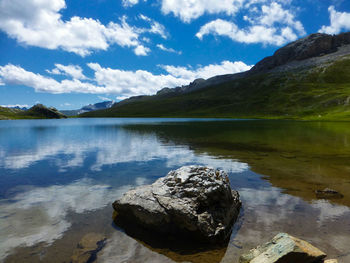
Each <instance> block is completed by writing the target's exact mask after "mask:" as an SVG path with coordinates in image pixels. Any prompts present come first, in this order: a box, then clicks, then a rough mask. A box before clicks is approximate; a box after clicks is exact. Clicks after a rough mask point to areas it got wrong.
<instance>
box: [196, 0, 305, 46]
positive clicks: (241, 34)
mask: <svg viewBox="0 0 350 263" xmlns="http://www.w3.org/2000/svg"><path fill="white" fill-rule="evenodd" d="M244 19H245V20H246V21H247V22H249V23H250V24H251V25H250V26H248V27H246V28H243V29H242V28H239V27H238V26H237V25H236V24H235V23H233V22H231V21H227V20H223V19H216V20H214V21H211V22H209V23H207V24H205V25H203V26H202V27H201V28H200V30H199V32H198V33H197V34H196V36H197V37H198V38H199V39H203V37H204V36H205V35H209V34H213V35H218V36H226V37H229V38H231V39H232V40H233V41H236V42H241V43H249V44H251V43H263V44H272V45H277V46H280V45H283V44H285V43H287V42H290V41H293V40H296V39H297V38H298V36H302V35H304V34H305V30H304V27H303V25H302V24H301V22H300V21H297V20H296V19H295V17H294V15H293V14H292V13H291V12H290V11H288V10H284V9H283V7H282V6H281V5H280V4H279V3H275V2H273V3H271V4H270V5H263V6H262V7H261V14H260V15H259V16H254V17H253V18H252V17H248V16H245V17H244Z"/></svg>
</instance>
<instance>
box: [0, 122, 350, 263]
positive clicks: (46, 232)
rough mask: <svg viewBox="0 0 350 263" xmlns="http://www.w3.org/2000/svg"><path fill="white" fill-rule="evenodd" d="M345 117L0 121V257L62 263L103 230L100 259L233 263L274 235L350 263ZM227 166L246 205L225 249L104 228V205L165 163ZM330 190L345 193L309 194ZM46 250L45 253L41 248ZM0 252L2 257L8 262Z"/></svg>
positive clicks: (107, 217) (107, 213) (349, 155)
mask: <svg viewBox="0 0 350 263" xmlns="http://www.w3.org/2000/svg"><path fill="white" fill-rule="evenodd" d="M348 126H349V125H348V124H347V123H333V124H330V123H302V122H263V121H256V122H249V121H244V122H241V121H238V122H226V121H220V122H206V121H198V122H190V121H188V120H181V121H179V120H176V122H171V121H170V120H159V119H158V120H152V119H150V120H129V119H122V120H115V119H107V120H103V119H98V120H78V119H73V120H72V119H71V120H59V121H55V120H47V121H32V122H28V121H13V122H0V198H1V199H0V261H2V260H5V262H19V261H22V262H39V261H40V262H50V263H53V262H68V261H69V259H70V256H71V253H72V248H74V246H76V244H77V242H79V240H80V238H81V237H82V236H83V235H84V234H86V233H87V232H92V231H95V232H96V231H99V230H100V231H104V232H105V234H106V235H107V237H108V241H107V246H106V248H105V249H104V250H102V251H101V252H100V253H99V254H98V261H99V262H141V261H142V262H148V261H152V262H174V261H175V262H195V263H197V262H236V261H237V260H238V257H239V255H240V254H241V253H242V252H243V251H246V250H248V249H250V248H252V247H255V246H257V245H258V244H261V243H263V242H265V241H267V240H268V239H270V238H271V237H273V236H274V235H275V234H277V233H278V232H289V233H290V234H293V235H296V236H298V237H300V238H303V239H306V240H308V241H310V242H312V243H313V244H314V245H316V246H318V247H320V248H321V249H323V250H325V251H327V253H328V254H329V255H331V256H332V257H339V259H340V260H342V261H343V262H347V261H349V262H350V249H349V248H348V244H350V224H349V222H350V211H349V207H350V193H349V192H348V188H349V186H350V177H349V174H350V165H349V160H350V146H349V144H348V142H349V139H350V129H349V127H348ZM185 164H204V165H210V166H214V167H219V168H223V169H225V170H226V171H228V172H230V181H231V184H232V187H233V188H235V189H237V190H239V192H240V194H241V197H242V200H243V210H242V214H241V217H240V219H239V222H238V224H236V226H235V229H234V233H233V235H232V237H231V241H230V243H229V244H228V246H227V247H225V248H223V249H217V250H209V251H195V252H192V253H181V251H174V250H170V249H169V248H164V247H163V248H162V247H157V248H155V247H151V246H149V245H146V244H145V243H143V242H141V241H138V239H134V238H131V237H130V236H128V235H126V234H125V233H123V232H121V231H119V230H116V229H114V228H113V227H112V219H111V214H112V208H111V206H110V204H111V202H113V201H114V200H115V199H116V198H117V197H118V196H119V195H121V194H122V193H123V192H125V191H126V190H127V189H129V188H130V187H133V186H136V185H142V184H148V183H152V182H153V181H154V180H156V179H157V178H158V177H159V176H163V175H165V174H166V173H167V172H168V171H169V170H170V169H175V168H178V167H179V166H182V165H185ZM325 187H331V188H334V189H336V190H338V191H340V192H341V193H342V194H343V195H344V198H343V199H337V200H328V201H327V200H317V199H316V196H315V194H314V190H315V189H323V188H325ZM43 251H44V252H45V253H44V252H43ZM5 258H6V259H5Z"/></svg>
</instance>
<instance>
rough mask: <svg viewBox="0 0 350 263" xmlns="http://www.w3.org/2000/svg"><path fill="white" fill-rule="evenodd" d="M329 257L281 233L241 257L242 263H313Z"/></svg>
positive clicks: (304, 242) (309, 245) (308, 244)
mask: <svg viewBox="0 0 350 263" xmlns="http://www.w3.org/2000/svg"><path fill="white" fill-rule="evenodd" d="M326 256H327V255H326V254H325V253H324V252H322V251H321V250H319V249H318V248H316V247H314V246H312V245H311V244H310V243H308V242H306V241H304V240H301V239H298V238H296V237H293V236H290V235H289V234H286V233H279V234H278V235H276V236H275V237H274V238H273V239H272V240H271V241H269V242H267V243H265V244H264V245H262V246H258V247H257V248H254V249H252V250H250V251H249V252H248V253H247V254H244V255H242V256H241V257H240V259H239V262H240V263H277V262H278V263H296V262H303V263H313V262H321V260H323V259H324V258H325V257H326Z"/></svg>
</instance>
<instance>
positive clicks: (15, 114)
mask: <svg viewBox="0 0 350 263" xmlns="http://www.w3.org/2000/svg"><path fill="white" fill-rule="evenodd" d="M63 118H67V116H66V115H64V114H62V113H61V112H59V111H58V110H57V109H55V108H52V107H50V108H48V107H46V106H44V105H42V104H36V105H34V106H33V107H31V108H30V109H26V110H23V109H21V108H20V107H13V108H6V107H0V120H9V119H63Z"/></svg>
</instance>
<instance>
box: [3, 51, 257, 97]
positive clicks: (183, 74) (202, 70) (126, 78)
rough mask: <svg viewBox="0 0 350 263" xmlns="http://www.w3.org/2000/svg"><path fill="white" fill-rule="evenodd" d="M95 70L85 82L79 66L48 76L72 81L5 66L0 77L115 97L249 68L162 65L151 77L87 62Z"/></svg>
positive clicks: (52, 90) (45, 88) (47, 89)
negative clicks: (64, 76)
mask: <svg viewBox="0 0 350 263" xmlns="http://www.w3.org/2000/svg"><path fill="white" fill-rule="evenodd" d="M138 49H139V50H138V51H135V52H137V53H140V54H139V55H141V53H142V52H144V53H147V52H149V50H148V49H147V48H144V47H143V48H138ZM88 66H89V67H90V68H91V69H92V70H93V71H94V77H93V78H91V79H87V78H86V77H85V75H84V74H83V72H82V71H81V67H79V66H75V65H69V66H64V65H61V64H56V67H55V68H54V69H53V70H50V71H49V73H51V74H64V75H67V76H70V77H72V79H64V80H62V81H57V80H55V79H54V78H52V77H48V76H43V75H41V74H36V73H33V72H30V71H27V70H25V69H23V68H22V67H20V66H15V65H12V64H8V65H6V66H0V78H1V79H2V81H3V82H4V83H5V84H6V85H23V86H27V87H32V88H34V89H35V91H37V92H47V93H72V92H75V93H92V94H118V98H119V99H122V98H127V97H130V96H136V95H151V94H154V93H156V92H157V91H158V90H159V89H161V88H164V87H170V88H173V87H177V86H182V85H187V84H189V83H190V82H191V81H193V80H194V79H196V78H210V77H213V76H215V75H222V74H229V73H237V72H241V71H246V70H249V69H250V68H251V66H248V65H246V64H245V63H243V62H241V61H239V62H230V61H223V62H221V64H212V65H208V66H204V67H198V68H196V69H192V68H188V67H174V66H169V65H163V66H161V67H162V68H163V69H164V70H165V71H166V73H165V74H158V75H156V74H153V73H151V72H149V71H146V70H136V71H127V70H121V69H112V68H104V67H101V66H100V65H99V64H98V63H89V64H88Z"/></svg>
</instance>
